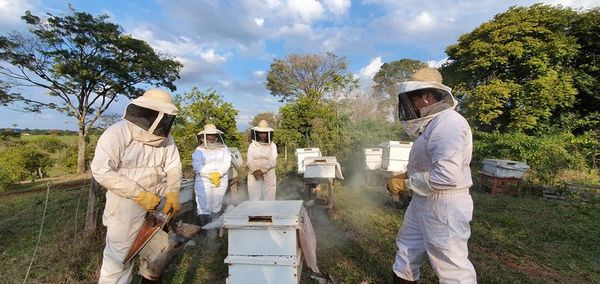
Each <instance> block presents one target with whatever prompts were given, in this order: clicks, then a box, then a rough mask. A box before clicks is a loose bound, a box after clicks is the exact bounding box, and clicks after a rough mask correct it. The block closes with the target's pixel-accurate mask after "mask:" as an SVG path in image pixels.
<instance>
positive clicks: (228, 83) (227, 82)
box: [218, 80, 231, 88]
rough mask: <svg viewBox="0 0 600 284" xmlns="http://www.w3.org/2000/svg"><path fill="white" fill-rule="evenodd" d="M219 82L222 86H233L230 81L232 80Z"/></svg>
mask: <svg viewBox="0 0 600 284" xmlns="http://www.w3.org/2000/svg"><path fill="white" fill-rule="evenodd" d="M218 82H219V84H221V86H223V87H224V88H227V87H229V86H231V82H230V81H227V80H219V81H218Z"/></svg>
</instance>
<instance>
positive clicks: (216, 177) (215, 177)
mask: <svg viewBox="0 0 600 284" xmlns="http://www.w3.org/2000/svg"><path fill="white" fill-rule="evenodd" d="M208 179H209V180H210V182H212V184H214V185H215V186H219V185H220V184H221V174H220V173H218V172H212V173H210V174H209V176H208Z"/></svg>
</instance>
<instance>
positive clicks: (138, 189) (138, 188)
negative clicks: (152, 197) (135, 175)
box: [129, 184, 146, 199]
mask: <svg viewBox="0 0 600 284" xmlns="http://www.w3.org/2000/svg"><path fill="white" fill-rule="evenodd" d="M143 191H146V190H144V188H143V187H141V186H140V185H139V184H136V185H135V188H134V189H133V191H132V192H131V196H129V199H132V198H134V197H136V196H138V195H139V194H140V193H142V192H143Z"/></svg>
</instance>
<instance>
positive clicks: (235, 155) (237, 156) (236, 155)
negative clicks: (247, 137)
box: [227, 147, 244, 168]
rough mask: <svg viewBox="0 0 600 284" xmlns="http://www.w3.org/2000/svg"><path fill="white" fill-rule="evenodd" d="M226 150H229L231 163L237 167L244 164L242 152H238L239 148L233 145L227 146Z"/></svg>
mask: <svg viewBox="0 0 600 284" xmlns="http://www.w3.org/2000/svg"><path fill="white" fill-rule="evenodd" d="M227 150H229V153H231V163H232V164H234V165H235V166H236V167H238V168H239V167H241V166H242V165H243V164H244V159H243V158H242V153H240V150H238V148H235V147H229V148H227Z"/></svg>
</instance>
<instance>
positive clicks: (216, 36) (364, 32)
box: [0, 0, 600, 130]
mask: <svg viewBox="0 0 600 284" xmlns="http://www.w3.org/2000/svg"><path fill="white" fill-rule="evenodd" d="M535 2H540V1H511V0H506V1H504V0H503V1H499V0H463V1H451V0H431V1H423V0H362V1H350V0H320V1H318V0H240V1H216V0H212V1H211V0H197V1H192V0H188V1H183V0H154V1H152V0H146V1H142V0H137V1H122V0H119V1H117V0H103V1H85V0H72V1H55V0H0V33H2V34H7V33H8V32H11V31H15V30H16V31H21V32H23V31H26V26H25V25H24V24H23V21H22V20H21V19H20V16H22V15H23V13H24V12H25V10H31V11H32V12H33V14H35V15H38V16H41V15H44V14H45V13H51V14H54V15H60V14H64V13H66V11H68V8H67V3H71V4H72V5H73V7H74V8H75V9H76V10H78V11H85V12H88V13H91V14H93V15H98V14H108V15H109V16H110V19H109V21H111V22H114V23H117V24H119V25H121V26H122V27H123V30H124V32H125V33H127V34H131V35H133V36H134V37H136V38H139V39H142V40H145V41H146V42H148V43H149V44H150V45H151V46H152V47H153V48H155V49H156V50H158V51H160V52H164V53H167V54H169V55H171V56H174V57H175V58H176V59H177V60H179V61H180V62H181V63H183V65H184V67H183V70H182V72H181V79H180V80H178V81H176V82H175V84H176V86H177V91H175V93H184V92H187V91H189V90H190V89H192V87H198V88H199V89H200V90H206V89H208V88H214V89H215V90H217V92H218V93H219V94H221V95H222V96H223V97H224V99H225V100H226V101H228V102H231V103H232V104H233V105H234V107H235V108H237V109H238V110H239V111H240V114H239V116H238V118H237V120H238V128H240V130H242V129H245V128H246V127H248V122H249V121H250V120H251V119H252V117H254V115H256V114H258V113H260V112H265V111H272V112H276V111H277V110H278V109H279V107H280V106H281V103H279V102H278V101H277V99H276V98H275V97H273V96H271V95H270V94H269V91H268V90H267V89H266V88H265V76H266V73H267V72H268V70H269V66H270V64H271V63H272V62H273V59H275V58H285V57H286V56H287V55H289V54H292V53H295V54H324V53H325V52H327V51H331V52H333V53H335V54H336V55H338V56H344V57H346V58H347V59H348V62H349V71H350V72H352V73H353V74H355V76H357V77H358V78H359V79H360V83H361V87H362V88H363V89H365V90H366V89H367V88H368V87H369V85H370V83H371V79H372V77H373V75H375V73H376V72H377V71H378V70H379V67H380V66H381V65H382V64H383V63H385V62H390V61H394V60H398V59H402V58H410V59H416V60H421V61H425V62H429V63H430V65H432V66H437V65H439V64H441V63H442V62H443V61H444V60H445V59H446V54H445V52H444V50H445V48H446V46H448V45H450V44H452V43H454V42H456V39H457V38H458V37H459V36H460V35H461V34H464V33H468V32H470V31H471V30H473V29H474V28H475V27H477V26H478V25H480V24H482V23H484V22H486V21H488V20H490V19H492V17H493V16H494V15H495V14H498V13H501V12H504V11H506V10H507V9H508V7H510V6H515V5H523V6H528V5H531V4H533V3H535ZM541 2H543V3H546V4H552V5H556V4H560V5H563V6H569V7H573V8H583V9H587V8H591V7H596V6H599V5H600V0H578V1H577V0H548V1H541ZM21 91H23V93H26V94H28V95H29V96H40V94H41V90H35V89H28V90H21ZM126 104H127V100H126V99H121V100H119V101H118V102H116V103H114V104H113V105H112V106H111V107H110V108H109V113H121V112H122V110H123V109H124V107H125V105H126ZM18 108H19V107H18V106H12V107H10V108H6V107H0V128H4V127H12V125H14V124H16V125H17V127H19V128H26V127H28V128H41V129H71V130H75V129H76V124H75V120H74V119H73V118H69V117H66V116H65V115H63V114H61V113H58V112H55V111H45V112H43V113H41V114H31V113H22V112H19V111H15V110H16V109H18Z"/></svg>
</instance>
